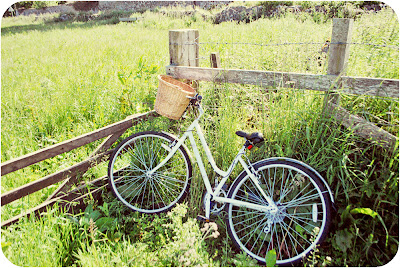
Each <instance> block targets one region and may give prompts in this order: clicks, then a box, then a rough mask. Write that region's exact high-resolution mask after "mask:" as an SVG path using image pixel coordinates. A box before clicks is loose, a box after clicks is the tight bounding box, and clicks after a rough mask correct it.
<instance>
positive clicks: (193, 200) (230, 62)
mask: <svg viewBox="0 0 400 268" xmlns="http://www.w3.org/2000/svg"><path fill="white" fill-rule="evenodd" d="M133 16H135V14H134V15H133ZM138 16H139V14H138ZM140 16H143V19H142V20H139V21H138V22H137V23H135V24H128V23H119V24H107V23H105V22H104V21H93V22H86V23H84V22H79V21H74V22H58V23H54V22H52V21H54V18H53V17H44V18H39V19H34V18H33V17H27V18H26V17H25V18H22V17H18V18H3V20H2V32H1V34H2V39H1V42H2V44H1V45H2V46H1V53H2V54H1V56H2V70H1V79H2V98H1V99H2V100H1V101H2V109H1V116H2V124H1V140H2V142H1V160H2V161H6V160H9V159H12V158H15V157H18V156H21V155H24V154H26V153H29V152H33V151H36V150H38V149H41V148H44V147H46V146H49V145H51V144H54V143H58V142H61V141H64V140H67V139H69V138H72V137H76V136H78V135H80V134H84V133H87V132H89V131H93V130H95V129H98V128H100V127H102V126H105V125H108V124H110V123H113V122H116V121H118V120H121V119H123V118H125V117H126V116H127V115H130V114H133V113H137V112H144V111H148V110H150V109H152V105H151V102H152V101H153V100H154V97H155V94H156V90H157V80H156V76H157V74H161V73H164V72H165V71H164V67H165V66H166V65H168V63H169V56H168V30H169V29H176V28H197V29H199V32H200V57H201V59H200V63H201V66H207V67H208V66H209V62H208V57H209V53H210V52H213V51H218V52H219V53H220V56H221V60H222V66H223V67H225V68H246V69H261V70H276V71H293V72H310V73H326V58H324V57H322V60H321V62H318V61H317V60H316V57H317V56H319V55H320V54H321V53H319V52H318V51H319V49H320V46H321V45H322V44H323V43H324V42H325V40H326V39H327V38H329V37H330V35H331V32H330V31H331V22H330V21H328V22H326V23H324V22H321V21H319V20H315V18H313V16H312V14H309V15H308V14H292V13H288V14H285V15H283V16H281V17H276V18H270V19H267V18H265V19H259V20H257V21H254V22H251V23H249V24H237V23H234V22H225V23H222V24H219V25H212V24H210V22H209V21H207V20H204V19H202V18H201V16H198V15H195V16H192V17H181V18H173V17H169V16H166V15H160V14H157V13H151V12H146V13H144V14H140ZM110 21H111V20H110ZM110 21H108V20H107V22H110ZM310 32H312V34H309V33H310ZM221 33H223V34H221ZM398 33H399V30H398V21H397V17H396V16H395V14H394V13H393V12H392V11H391V10H390V9H387V10H383V11H381V12H378V13H376V14H374V13H373V14H366V15H363V16H361V17H360V18H358V19H357V20H356V21H355V30H354V36H353V42H355V43H363V45H361V44H360V45H352V47H351V56H350V62H349V69H348V74H349V75H354V76H369V77H385V78H393V79H398V69H399V68H398V67H399V66H398V49H397V50H396V49H392V48H390V47H387V46H398ZM226 43H228V44H226ZM234 43H240V44H234ZM244 43H250V44H246V45H245V44H244ZM282 43H296V44H292V45H278V44H282ZM314 43H317V44H314ZM320 43H321V44H320ZM268 44H270V45H268ZM271 44H275V45H271ZM370 44H379V45H384V46H381V47H376V46H373V45H370ZM288 87H289V88H287V89H280V90H279V91H276V90H275V89H269V90H266V89H265V88H262V87H257V86H244V85H231V84H212V83H206V82H201V83H200V93H201V94H202V95H203V96H204V101H203V104H204V106H205V109H206V115H205V116H204V119H203V120H202V122H201V123H202V126H203V129H204V133H205V135H206V138H207V141H208V142H209V145H210V147H211V151H212V153H213V155H214V157H215V160H216V163H217V164H218V165H219V166H220V167H221V168H222V169H226V168H227V167H228V166H229V164H230V161H231V160H232V159H233V157H234V156H235V154H236V153H237V150H238V149H239V148H240V146H241V145H242V142H243V140H242V139H241V138H239V137H237V136H236V135H235V134H234V133H235V131H236V130H244V131H249V132H250V131H261V132H263V133H264V136H265V138H266V143H265V144H264V146H263V147H261V148H255V149H253V151H252V152H251V153H250V155H249V157H250V159H251V160H252V161H257V160H260V159H263V158H266V157H274V156H282V157H293V158H296V159H299V160H302V161H304V162H306V163H308V164H310V165H311V166H313V167H314V168H315V169H317V170H318V171H319V172H320V173H321V174H322V175H323V177H325V178H326V180H327V181H328V183H329V184H330V185H331V188H332V190H333V193H334V197H335V206H336V208H337V216H336V217H334V219H333V226H332V231H331V234H330V235H329V237H328V241H327V243H325V244H324V245H322V247H321V249H320V251H319V254H320V256H319V257H318V258H317V264H322V263H323V262H324V261H325V258H326V257H327V256H329V257H331V258H332V264H333V265H335V266H345V265H351V266H367V265H371V266H372V265H373V266H375V265H382V264H384V263H387V262H389V261H390V260H391V258H393V256H394V255H395V253H396V250H397V247H398V176H399V170H398V166H399V155H398V148H396V149H395V150H394V151H389V150H384V149H381V148H380V147H377V146H375V145H373V144H371V143H370V142H368V141H365V140H363V139H361V138H359V137H357V136H355V135H353V133H352V132H351V131H350V130H348V129H345V128H343V127H341V126H340V125H338V123H337V122H335V121H333V120H332V119H331V118H330V117H329V116H325V115H324V114H322V113H321V111H322V103H323V95H321V94H320V93H318V92H311V91H304V90H299V89H293V88H290V85H288ZM149 104H150V105H149ZM342 105H343V106H344V107H346V109H348V110H351V111H352V113H355V114H358V115H362V116H364V117H365V118H367V119H368V120H370V121H372V122H375V123H378V124H380V125H382V126H383V128H384V129H385V130H387V131H389V132H391V133H392V134H394V135H396V136H398V119H399V117H398V101H396V100H392V99H386V98H382V99H376V98H367V97H364V96H348V95H343V96H342ZM188 122H189V120H180V121H177V122H172V121H170V120H168V119H165V118H161V117H160V118H156V119H154V120H152V121H149V122H143V124H140V125H138V126H135V127H133V128H131V129H130V130H128V131H127V133H125V134H124V137H126V136H127V135H130V134H132V133H134V132H139V131H143V130H149V129H152V130H154V129H155V130H164V131H172V132H174V133H175V134H177V135H179V134H182V131H183V130H184V128H185V125H187V124H188ZM99 142H100V141H99ZM99 142H95V143H93V144H90V145H87V146H84V147H82V148H80V149H76V150H73V151H71V152H69V153H65V154H62V155H60V156H58V157H55V158H52V159H49V160H46V161H42V162H41V163H38V164H35V165H32V166H30V167H27V168H24V169H22V170H20V171H17V172H14V173H11V174H8V175H6V176H3V177H2V180H1V187H2V189H1V191H2V193H4V192H6V191H9V190H11V189H14V188H16V187H18V186H21V185H23V184H26V183H28V182H30V181H34V180H36V179H38V178H40V177H43V176H45V175H47V174H51V173H52V172H55V171H57V170H60V169H63V168H65V167H68V166H70V165H72V164H74V163H77V162H79V161H82V160H83V159H85V158H86V157H88V155H89V154H90V153H91V152H92V151H93V149H94V148H95V147H96V146H97V145H98V144H99ZM206 168H207V173H208V174H209V176H210V180H211V181H212V182H213V180H214V174H213V172H212V170H211V168H209V167H208V166H207V167H206ZM239 172H240V170H239V169H237V170H235V171H234V173H233V175H232V177H231V178H230V181H229V182H232V181H233V180H234V178H235V177H236V176H237V175H238V174H239ZM105 174H106V164H103V165H100V166H99V167H97V168H95V169H93V170H92V171H91V172H89V173H87V174H86V175H85V176H84V178H83V179H84V180H90V179H92V178H95V177H100V176H103V175H105ZM55 187H56V186H52V187H49V188H47V189H44V190H42V191H39V192H38V193H35V194H32V195H30V196H28V197H25V198H23V199H21V200H18V201H15V202H13V203H11V204H9V205H6V206H4V207H2V220H3V221H4V220H6V219H8V218H10V217H12V216H14V215H16V214H18V213H20V212H22V211H24V210H26V209H28V208H30V207H33V206H34V205H36V204H39V203H40V202H42V201H43V200H45V199H46V198H47V196H48V195H49V194H51V192H52V190H53V189H54V188H55ZM203 189H204V188H203V186H202V182H201V178H200V176H199V174H198V172H197V170H196V168H195V170H194V178H193V180H192V190H191V193H190V197H189V199H188V200H187V201H188V204H189V206H190V208H191V209H190V210H189V212H188V216H189V218H192V217H194V216H196V214H198V213H201V207H202V204H201V203H202V201H201V198H202V194H203ZM105 196H106V194H105ZM105 199H106V200H107V202H108V203H113V202H115V200H112V199H111V201H110V200H108V199H107V198H105ZM117 203H118V202H115V204H117ZM113 204H114V203H113ZM115 204H114V205H115ZM100 205H101V204H96V202H94V207H95V208H96V210H99V211H100V210H101V209H100V207H101V206H100ZM115 206H116V207H118V205H115ZM103 208H104V207H103ZM355 208H365V209H366V208H368V209H369V210H362V211H363V212H364V213H359V211H360V210H354V209H355ZM101 211H103V210H101ZM117 211H119V212H117ZM121 211H123V209H122V208H121V207H119V208H118V209H116V211H114V213H113V214H109V215H106V214H104V213H105V212H102V213H103V214H104V215H103V216H104V217H110V218H113V219H118V221H120V222H119V225H118V228H119V229H118V232H120V233H121V234H122V236H121V239H120V240H118V242H115V241H114V242H112V243H111V242H104V241H103V242H98V243H97V242H96V243H94V244H95V246H94V247H93V246H92V245H93V244H90V243H89V244H87V243H86V242H87V241H89V239H91V238H90V234H89V233H88V229H85V228H87V226H79V225H78V226H76V225H74V224H72V223H71V222H70V221H69V220H64V218H65V217H64V216H65V215H63V214H57V213H56V212H52V213H48V214H47V215H48V216H47V217H44V218H43V219H42V220H33V219H26V220H25V221H23V222H22V223H21V224H19V225H18V226H13V227H9V228H7V229H4V230H2V232H3V234H4V235H3V236H2V243H3V242H4V243H6V244H4V245H5V246H8V249H7V250H6V251H4V252H5V253H6V256H7V257H8V258H9V259H10V260H11V261H12V262H14V263H15V264H18V265H25V266H63V265H68V266H69V265H73V264H75V265H83V266H86V265H88V266H91V265H96V266H101V265H107V266H112V265H134V264H135V263H134V262H130V260H131V259H129V258H128V256H129V255H130V254H133V251H134V250H136V249H137V250H138V251H139V252H143V256H144V257H143V260H144V261H147V260H148V261H149V262H144V263H140V265H155V263H153V262H151V258H153V257H154V255H144V254H145V253H146V254H152V253H149V252H150V251H149V250H148V247H149V246H148V245H149V244H151V243H156V242H157V241H158V242H160V241H161V240H157V241H156V242H155V241H154V240H149V239H148V240H146V239H144V240H143V239H142V240H140V239H137V238H138V236H140V234H141V233H143V230H151V232H148V233H149V234H150V233H151V234H155V235H156V236H157V235H159V234H163V232H164V231H165V230H164V229H162V230H161V229H155V225H151V222H152V221H155V223H159V225H161V224H165V223H166V222H164V221H163V220H162V219H161V218H157V220H155V219H153V218H151V219H150V218H146V219H142V220H140V217H139V216H138V215H136V214H135V215H132V214H128V212H124V213H125V214H124V213H122V212H121ZM371 211H373V212H375V213H377V214H374V213H372V212H371ZM127 215H128V216H127ZM376 215H379V217H380V218H379V217H377V216H376ZM130 217H132V218H130ZM126 218H129V220H126V221H125V220H124V219H126ZM379 219H382V221H380V220H379ZM88 220H89V219H88ZM216 221H217V222H218V224H219V225H220V228H222V229H223V228H224V222H223V220H222V218H217V219H216ZM139 223H140V224H141V225H140V224H139ZM135 224H138V226H142V227H143V229H141V230H138V229H135V228H136V227H135ZM383 226H384V228H383ZM93 227H94V226H93ZM98 227H99V226H98ZM146 228H147V229H146ZM191 228H192V229H193V228H194V229H195V228H196V227H194V225H193V226H191V227H190V228H188V229H187V230H188V231H189V230H190V229H191ZM84 230H86V233H85V231H84ZM40 232H42V237H46V238H47V239H42V241H41V243H42V244H43V246H42V247H37V248H35V247H34V245H35V243H36V242H38V240H39V239H40V238H41V236H40ZM195 232H196V231H195ZM105 233H106V232H105ZM220 233H221V235H220V237H219V238H218V239H216V240H205V241H204V243H205V247H206V248H205V249H204V248H203V249H201V250H200V251H201V252H202V254H205V255H202V256H203V257H202V258H206V259H210V258H211V259H212V261H209V262H208V263H209V264H214V265H221V266H230V265H245V266H250V265H254V263H252V262H251V261H249V260H248V259H246V258H245V257H244V256H241V255H237V254H236V252H234V251H233V250H232V244H231V241H230V240H229V238H228V237H227V236H226V233H225V231H223V230H222V231H220ZM28 234H29V235H28ZM83 234H85V235H86V236H85V235H83ZM113 234H115V229H113ZM24 235H25V236H26V237H24V239H22V240H18V237H20V236H24ZM67 236H68V237H70V238H66V237H67ZM25 238H26V239H25ZM72 238H74V239H76V241H77V242H79V241H80V242H79V243H78V244H74V243H72V242H71V239H72ZM104 239H105V238H104ZM135 239H136V240H135ZM68 241H69V242H68ZM82 241H83V242H85V243H84V244H81V242H82ZM107 241H108V240H107ZM70 242H71V243H70ZM136 242H141V243H146V245H147V246H146V245H144V244H140V245H139V244H136ZM158 242H157V243H158ZM10 243H11V244H10ZM88 245H89V246H88ZM203 246H204V245H203ZM156 248H157V247H155V248H152V250H153V251H154V250H155V249H156ZM203 250H204V251H203ZM94 252H96V254H97V256H99V258H98V259H95V260H92V259H91V256H93V254H94ZM177 252H179V251H177ZM177 252H175V253H174V254H178V253H177ZM205 252H207V253H208V254H209V255H208V256H206V253H205ZM29 253H30V254H29ZM164 253H165V254H167V253H168V252H166V251H164ZM181 254H184V253H182V252H181ZM43 255H46V256H45V257H44V258H39V257H38V256H43ZM18 256H22V257H21V258H18ZM118 256H120V257H119V259H118ZM121 256H123V257H121ZM135 256H136V255H135ZM125 257H126V259H124V258H125ZM178 260H179V259H174V260H173V261H178ZM230 260H232V261H230ZM233 260H235V261H233ZM136 264H137V265H139V264H138V263H136ZM156 264H157V265H161V264H162V266H164V265H167V264H166V263H156ZM177 264H178V263H175V265H177ZM313 264H315V263H313ZM309 265H311V263H309Z"/></svg>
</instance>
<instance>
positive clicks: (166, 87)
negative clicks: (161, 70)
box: [154, 75, 196, 120]
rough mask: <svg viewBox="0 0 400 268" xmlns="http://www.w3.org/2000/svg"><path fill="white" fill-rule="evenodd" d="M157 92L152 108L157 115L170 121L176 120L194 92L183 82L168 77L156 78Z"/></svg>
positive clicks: (160, 76)
mask: <svg viewBox="0 0 400 268" xmlns="http://www.w3.org/2000/svg"><path fill="white" fill-rule="evenodd" d="M158 82H159V83H158V91H157V97H156V103H155V105H154V108H155V110H156V112H157V113H159V114H161V115H163V116H165V117H168V118H170V119H174V120H178V119H179V118H181V116H182V114H183V113H184V112H185V110H186V107H187V106H188V105H189V101H190V100H189V99H188V98H187V97H188V96H189V97H193V96H194V95H195V94H196V91H195V90H194V89H193V88H192V87H191V86H189V85H188V84H185V83H183V82H180V81H178V80H176V79H174V78H172V77H171V76H168V75H159V76H158Z"/></svg>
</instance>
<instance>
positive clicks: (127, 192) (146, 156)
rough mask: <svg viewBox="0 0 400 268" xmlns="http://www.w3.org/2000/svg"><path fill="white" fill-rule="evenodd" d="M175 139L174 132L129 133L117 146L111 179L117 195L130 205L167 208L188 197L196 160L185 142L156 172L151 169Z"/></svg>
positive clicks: (141, 208)
mask: <svg viewBox="0 0 400 268" xmlns="http://www.w3.org/2000/svg"><path fill="white" fill-rule="evenodd" d="M174 142H176V139H175V138H173V137H171V136H170V135H167V134H165V133H159V132H153V131H148V132H141V133H137V134H134V135H132V136H130V137H128V138H127V139H125V140H124V141H123V142H121V144H119V145H118V147H117V148H116V149H115V150H114V153H113V154H112V156H111V159H110V162H109V165H108V176H109V182H110V185H111V188H112V190H113V192H114V194H115V195H116V197H117V198H118V199H119V200H120V201H122V202H123V203H124V204H125V205H126V206H128V207H129V208H130V209H132V210H134V211H139V212H143V213H160V212H165V211H168V210H170V209H171V208H172V207H173V206H174V205H175V204H177V203H179V202H182V201H183V199H184V198H185V197H186V195H187V193H188V191H189V187H190V178H191V177H192V164H191V162H190V158H189V156H188V154H187V152H186V150H185V149H184V147H183V146H180V147H179V149H178V150H177V151H176V152H175V154H174V155H173V156H172V157H171V159H169V161H168V162H167V163H166V164H165V165H164V166H162V167H161V168H159V169H158V170H157V171H156V172H154V173H153V174H151V175H150V174H149V172H148V171H150V170H152V169H153V168H154V167H156V166H157V165H158V164H159V163H161V161H163V160H164V159H165V158H166V156H167V155H168V153H169V152H170V151H171V148H172V147H173V144H174Z"/></svg>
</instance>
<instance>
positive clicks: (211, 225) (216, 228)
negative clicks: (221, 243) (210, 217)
mask: <svg viewBox="0 0 400 268" xmlns="http://www.w3.org/2000/svg"><path fill="white" fill-rule="evenodd" d="M210 227H211V229H213V230H214V231H216V230H218V225H217V224H216V223H215V222H210Z"/></svg>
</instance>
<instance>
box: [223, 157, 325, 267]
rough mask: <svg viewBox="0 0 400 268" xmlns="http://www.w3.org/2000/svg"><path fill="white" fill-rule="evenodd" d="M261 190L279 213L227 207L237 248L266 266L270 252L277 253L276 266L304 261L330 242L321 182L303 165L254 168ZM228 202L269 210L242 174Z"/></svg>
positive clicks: (279, 162)
mask: <svg viewBox="0 0 400 268" xmlns="http://www.w3.org/2000/svg"><path fill="white" fill-rule="evenodd" d="M254 168H255V169H256V171H257V172H258V176H259V182H260V186H261V188H262V189H263V190H264V192H265V193H266V195H267V196H269V197H270V198H272V200H273V201H274V203H275V204H276V205H277V207H278V212H277V213H276V214H273V213H271V212H261V211H257V210H253V209H249V208H246V207H238V206H234V205H233V204H229V205H228V206H227V212H228V217H227V226H228V233H229V235H230V237H231V238H232V240H233V241H234V244H235V246H236V247H238V248H239V249H241V250H243V251H244V252H246V253H247V254H248V255H250V256H251V257H253V258H255V259H257V260H258V261H259V262H260V263H264V264H265V256H266V254H267V252H268V251H270V250H272V249H274V250H275V251H276V257H277V264H278V265H291V264H295V263H297V262H299V261H301V260H302V258H304V257H305V256H306V255H307V254H309V253H310V252H311V251H312V250H313V249H314V248H315V247H316V246H317V245H318V244H320V243H321V242H322V241H323V240H324V239H325V237H326V235H327V233H328V229H329V224H330V221H331V205H332V204H331V200H330V196H329V193H328V191H327V189H326V188H325V186H324V183H323V182H322V181H321V179H320V178H319V177H318V176H317V175H316V174H315V173H313V172H312V171H310V170H309V169H308V168H306V167H305V166H302V165H301V164H299V163H293V162H289V161H286V160H273V161H271V160H269V161H268V160H265V161H260V162H258V163H256V164H255V165H254ZM228 198H233V199H236V200H240V201H245V202H249V203H253V204H257V205H265V206H267V205H268V202H267V201H266V199H265V198H264V197H263V196H262V195H261V193H260V191H259V189H258V188H257V187H256V185H255V183H254V182H253V181H252V180H251V178H250V177H249V176H248V175H247V173H246V172H243V173H241V174H240V175H239V177H238V178H237V179H236V180H235V182H234V183H233V185H232V187H231V189H230V192H229V194H228Z"/></svg>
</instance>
